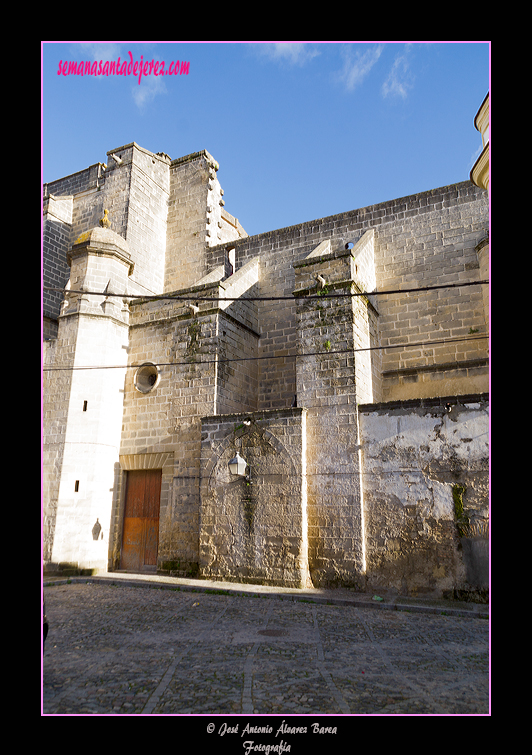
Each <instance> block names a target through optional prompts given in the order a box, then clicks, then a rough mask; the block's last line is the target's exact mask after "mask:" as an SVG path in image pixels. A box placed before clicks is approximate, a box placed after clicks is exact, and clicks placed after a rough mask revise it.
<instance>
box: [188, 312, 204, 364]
mask: <svg viewBox="0 0 532 755" xmlns="http://www.w3.org/2000/svg"><path fill="white" fill-rule="evenodd" d="M200 335H201V325H200V324H199V322H196V321H193V322H192V323H191V324H190V325H189V327H188V337H189V339H190V340H189V342H188V345H187V357H188V358H189V359H190V360H191V361H193V360H194V357H195V355H196V354H197V353H198V351H199V338H200Z"/></svg>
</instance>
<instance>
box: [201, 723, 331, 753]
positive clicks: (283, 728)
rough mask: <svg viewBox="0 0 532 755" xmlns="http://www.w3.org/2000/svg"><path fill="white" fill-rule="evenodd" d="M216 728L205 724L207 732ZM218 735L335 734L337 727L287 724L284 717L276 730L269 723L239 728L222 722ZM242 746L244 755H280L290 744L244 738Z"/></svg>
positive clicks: (314, 724)
mask: <svg viewBox="0 0 532 755" xmlns="http://www.w3.org/2000/svg"><path fill="white" fill-rule="evenodd" d="M215 730H216V727H215V725H214V724H209V725H208V726H207V731H208V732H209V734H212V733H213V732H214V731H215ZM216 733H217V734H218V736H220V737H223V736H225V735H226V734H227V735H231V734H237V735H240V736H241V737H244V736H247V737H249V736H250V735H264V734H275V737H276V738H277V737H278V736H279V735H281V734H282V735H284V736H286V735H298V734H336V733H337V729H336V726H322V725H321V724H319V723H312V724H310V726H290V725H289V724H287V723H285V721H284V719H283V722H282V724H281V725H280V726H279V727H278V728H277V730H276V729H275V728H274V727H273V726H270V725H267V726H253V725H252V724H246V725H245V726H244V727H243V728H242V729H240V724H235V725H234V726H229V725H228V724H226V723H223V724H222V725H221V726H219V728H218V730H217V732H216ZM242 747H243V748H244V752H245V755H252V753H254V752H262V753H265V755H270V754H273V753H276V754H278V755H282V753H284V752H290V749H291V746H290V745H289V744H288V743H287V742H285V741H284V740H283V739H281V741H280V742H278V743H277V744H274V745H272V744H263V743H262V742H255V741H254V740H252V739H246V740H244V741H243V742H242Z"/></svg>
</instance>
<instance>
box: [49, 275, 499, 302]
mask: <svg viewBox="0 0 532 755" xmlns="http://www.w3.org/2000/svg"><path fill="white" fill-rule="evenodd" d="M487 284H489V280H479V281H463V282H461V283H441V284H439V285H437V286H417V287H415V288H395V289H388V290H384V291H350V292H349V293H333V294H331V293H328V292H327V293H325V292H324V293H321V294H297V295H292V296H226V297H222V296H217V297H212V296H202V295H201V294H199V293H192V292H191V293H190V294H188V295H181V294H153V295H146V294H113V293H110V292H108V291H84V290H83V289H79V290H73V289H65V288H58V287H56V286H43V291H56V292H59V293H63V294H80V295H83V296H105V297H106V298H109V297H111V296H116V297H118V298H122V299H132V300H133V299H139V300H143V301H183V302H189V301H192V300H193V301H213V302H215V301H296V300H297V299H340V298H347V297H353V296H389V295H390V294H410V293H418V292H423V291H438V290H440V289H444V288H462V287H464V286H481V285H487ZM327 285H329V286H334V282H331V283H329V284H327Z"/></svg>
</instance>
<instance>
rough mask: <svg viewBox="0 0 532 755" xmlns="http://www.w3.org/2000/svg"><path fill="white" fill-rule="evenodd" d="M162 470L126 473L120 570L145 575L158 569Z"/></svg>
mask: <svg viewBox="0 0 532 755" xmlns="http://www.w3.org/2000/svg"><path fill="white" fill-rule="evenodd" d="M161 476H162V470H161V469H141V470H136V471H131V472H128V473H127V489H126V506H125V511H124V527H123V533H122V560H121V564H120V566H121V568H122V569H126V570H128V571H143V570H144V569H145V568H146V567H150V566H151V567H154V566H157V549H158V546H159V505H160V499H161Z"/></svg>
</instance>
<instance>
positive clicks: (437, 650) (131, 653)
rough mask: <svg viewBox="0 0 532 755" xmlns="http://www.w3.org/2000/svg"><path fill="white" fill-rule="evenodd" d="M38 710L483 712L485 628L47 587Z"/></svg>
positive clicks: (324, 609)
mask: <svg viewBox="0 0 532 755" xmlns="http://www.w3.org/2000/svg"><path fill="white" fill-rule="evenodd" d="M44 595H45V600H46V612H47V616H48V620H49V622H50V632H49V635H48V639H47V640H46V648H45V653H44V657H43V709H42V711H43V714H45V715H47V714H77V715H80V714H213V715H216V714H217V715H234V714H262V715H304V714H352V715H353V714H381V715H385V714H399V715H404V714H428V715H438V714H447V715H449V714H451V715H452V714H485V715H486V714H488V713H489V622H488V621H486V620H485V619H481V618H463V617H460V616H448V615H441V614H425V613H408V612H404V611H379V610H375V608H372V607H367V608H365V607H353V606H346V605H326V604H318V603H314V602H312V601H309V602H302V601H299V600H298V601H296V600H284V599H283V600H281V599H279V597H275V596H272V597H270V596H268V595H251V594H250V595H235V594H211V593H208V592H201V593H195V592H185V591H181V590H179V589H177V588H176V589H168V588H167V589H164V590H162V589H153V588H150V589H139V588H138V587H131V586H126V585H120V586H116V585H110V584H97V583H90V582H89V583H85V584H83V583H82V584H66V583H63V584H56V585H54V586H50V587H45V589H44Z"/></svg>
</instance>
